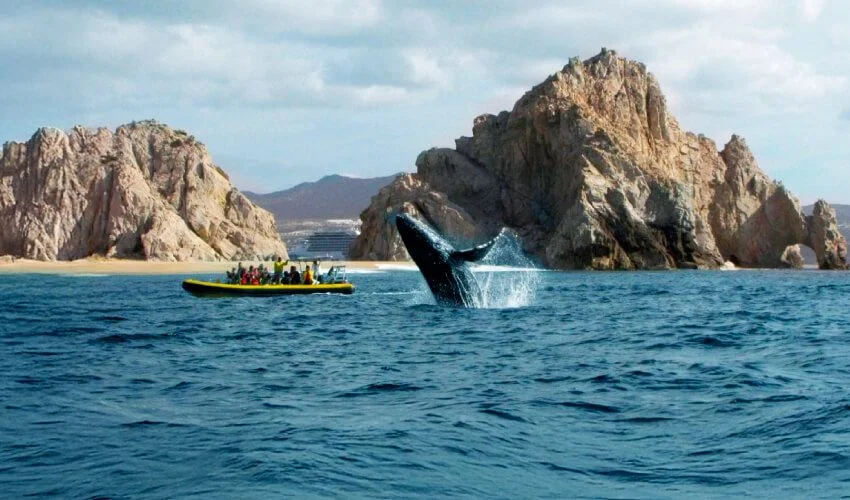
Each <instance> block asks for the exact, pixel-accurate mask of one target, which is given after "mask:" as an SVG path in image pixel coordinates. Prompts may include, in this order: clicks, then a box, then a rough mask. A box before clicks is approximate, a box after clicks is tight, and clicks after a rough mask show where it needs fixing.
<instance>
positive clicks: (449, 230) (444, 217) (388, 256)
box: [350, 174, 480, 260]
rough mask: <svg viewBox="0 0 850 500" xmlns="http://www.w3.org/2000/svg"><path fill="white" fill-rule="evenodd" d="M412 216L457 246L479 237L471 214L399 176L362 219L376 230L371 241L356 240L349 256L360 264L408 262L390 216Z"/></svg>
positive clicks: (410, 178)
mask: <svg viewBox="0 0 850 500" xmlns="http://www.w3.org/2000/svg"><path fill="white" fill-rule="evenodd" d="M397 213H405V214H410V215H413V216H415V217H418V218H420V219H423V220H426V221H428V222H429V223H430V224H432V225H433V226H436V227H439V228H441V229H443V230H444V231H445V233H446V234H447V235H449V237H450V238H453V239H455V243H458V244H462V243H465V242H468V241H473V240H475V239H476V238H478V237H479V236H480V234H479V232H478V228H477V227H476V226H475V224H473V223H472V222H471V217H470V216H469V214H468V213H467V212H466V211H465V210H464V209H463V208H461V207H459V206H457V205H456V204H454V203H452V202H451V201H449V200H448V199H447V198H446V196H445V195H443V194H441V193H438V192H436V191H434V190H432V189H431V188H430V187H429V186H428V185H427V184H425V183H424V182H422V181H421V180H420V179H418V178H417V177H416V176H414V175H411V174H404V175H400V176H399V177H397V178H396V180H395V181H393V183H392V184H390V185H389V186H386V187H384V188H383V189H381V190H380V191H379V192H378V194H377V195H375V196H374V197H373V198H372V203H371V204H370V205H369V208H367V209H366V210H365V211H364V212H363V213H362V214H361V216H360V218H361V219H362V221H363V227H368V228H372V229H376V230H373V231H372V232H370V234H369V236H368V237H362V235H361V237H359V238H357V240H355V242H354V244H353V246H352V248H351V250H350V253H351V254H353V255H356V256H358V257H357V258H359V259H361V260H407V259H409V256H408V255H407V250H406V249H405V247H404V243H402V241H401V239H400V238H399V236H398V232H397V231H396V227H395V224H394V220H393V219H392V217H391V216H394V215H395V214H397Z"/></svg>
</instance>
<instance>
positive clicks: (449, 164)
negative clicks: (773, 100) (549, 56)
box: [353, 49, 846, 269]
mask: <svg viewBox="0 0 850 500" xmlns="http://www.w3.org/2000/svg"><path fill="white" fill-rule="evenodd" d="M416 167H417V173H416V174H414V175H413V176H412V177H410V178H407V179H405V180H404V181H402V180H396V181H395V182H394V183H393V184H391V185H390V186H389V187H388V188H385V190H384V191H382V194H381V195H379V196H376V197H375V198H373V200H372V205H371V206H370V207H369V208H368V209H367V210H366V211H365V212H364V213H363V216H362V217H361V218H362V219H363V228H362V233H361V236H360V239H359V240H358V241H357V242H356V244H355V247H354V252H353V257H354V258H378V259H384V258H399V257H401V254H400V253H399V252H398V251H395V252H384V251H383V250H384V249H390V248H398V245H399V241H398V237H397V236H396V235H395V234H394V232H393V228H392V227H387V223H386V220H385V217H384V218H373V217H371V216H370V214H375V213H381V214H386V213H391V212H393V211H395V210H398V209H400V207H402V206H404V205H406V204H408V205H412V206H416V205H417V203H419V202H420V200H422V199H424V198H429V197H430V198H431V199H436V198H437V197H439V198H440V199H444V200H446V203H447V204H449V203H450V204H451V205H450V206H452V207H454V209H455V212H456V213H457V214H458V216H461V217H463V221H464V224H465V225H468V226H470V227H475V228H476V231H475V232H476V233H478V234H487V235H492V234H495V233H496V232H497V231H498V230H499V228H501V227H502V226H508V227H510V228H512V229H514V230H515V231H516V232H517V233H518V234H519V235H520V236H521V238H522V240H523V244H524V247H525V250H526V251H527V252H529V253H530V254H532V255H534V256H536V258H537V259H538V260H539V261H541V263H542V264H544V265H547V266H549V267H554V268H563V269H667V268H677V267H678V268H694V267H700V268H714V267H718V266H721V265H723V263H724V262H725V261H733V262H735V263H736V264H737V265H741V266H747V267H780V266H786V265H788V262H796V260H795V259H793V258H791V256H790V254H789V253H788V252H786V250H787V249H788V247H789V246H793V245H796V244H805V245H808V246H811V247H812V248H813V249H814V250H815V251H816V253H817V255H818V261H819V263H820V264H821V267H824V268H840V267H842V266H844V265H845V261H846V256H842V255H841V249H842V248H844V249H845V252H846V243H845V242H844V240H843V238H841V236H840V234H838V233H837V232H835V231H832V229H833V228H834V227H833V226H830V225H829V220H828V213H829V208H828V205H826V204H823V205H824V207H825V208H824V214H825V215H824V216H822V217H821V218H820V219H818V221H815V220H814V219H807V218H806V217H805V216H804V215H803V214H802V213H801V211H800V204H799V202H798V201H797V199H796V198H794V196H793V195H791V194H790V193H789V192H788V191H787V190H786V189H785V188H784V187H782V186H781V185H780V184H777V183H775V182H773V181H771V180H770V179H769V178H768V177H767V176H766V175H765V174H764V172H762V171H761V169H760V168H759V166H758V164H757V163H756V161H755V158H753V155H752V153H751V152H750V150H749V148H748V147H747V145H746V142H745V141H744V140H743V139H742V138H740V137H738V136H733V137H732V138H731V140H730V141H729V142H728V143H727V144H726V145H725V146H724V148H723V149H722V151H718V148H717V146H716V145H715V143H714V142H713V141H711V140H710V139H708V138H706V137H704V136H702V135H697V134H693V133H690V132H686V131H683V130H682V129H681V128H680V127H679V124H678V122H677V121H676V119H675V118H674V117H673V116H672V115H670V113H669V112H668V111H667V106H666V101H665V98H664V96H663V94H662V93H661V89H660V87H659V85H658V83H657V81H656V80H655V78H654V77H653V76H652V74H651V73H649V72H648V71H647V70H646V68H645V67H644V65H643V64H641V63H638V62H635V61H630V60H627V59H624V58H621V57H618V56H617V55H616V54H615V53H614V52H613V51H609V50H605V49H603V50H602V52H601V53H600V54H599V55H597V56H595V57H593V58H591V59H589V60H587V61H584V62H582V61H579V60H578V59H572V60H570V62H569V64H567V65H566V66H565V67H564V68H563V69H562V70H561V71H559V72H558V73H556V74H554V75H552V76H550V77H549V78H548V79H546V81H544V82H543V83H541V84H539V85H537V86H535V87H534V88H533V89H532V90H531V91H529V92H527V93H526V94H525V95H524V96H523V97H522V98H520V100H519V101H517V103H516V104H515V106H514V108H513V110H512V111H511V112H507V111H505V112H502V113H500V114H499V115H482V116H479V117H478V118H476V119H475V121H474V123H473V135H472V137H461V138H460V139H457V140H456V147H455V149H454V150H451V149H431V150H429V151H425V152H423V153H422V154H420V156H419V158H418V159H417V161H416ZM415 181H418V182H420V183H421V185H420V188H419V189H417V190H410V189H408V188H406V187H405V186H404V185H402V184H403V183H406V184H410V183H412V182H415ZM813 217H815V216H813ZM833 220H834V219H833ZM434 223H435V225H436V226H437V228H438V229H440V230H441V231H444V232H448V233H450V232H451V231H450V230H447V229H446V228H445V227H442V226H441V225H440V223H439V221H434ZM458 223H459V222H458V221H457V220H454V221H453V224H458ZM820 223H823V224H824V228H823V229H818V228H817V224H820ZM827 227H828V228H829V229H827ZM468 232H469V233H470V234H471V233H472V231H468ZM378 235H380V236H378ZM374 237H380V238H383V243H382V247H381V248H371V249H370V250H371V251H370V252H369V253H362V252H360V249H361V248H364V247H365V246H367V244H366V243H365V241H367V240H370V239H371V238H374ZM817 238H822V241H821V240H817V241H815V239H817ZM783 257H785V260H783ZM789 259H790V260H789Z"/></svg>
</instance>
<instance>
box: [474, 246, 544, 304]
mask: <svg viewBox="0 0 850 500" xmlns="http://www.w3.org/2000/svg"><path fill="white" fill-rule="evenodd" d="M473 273H474V276H475V279H476V281H478V286H479V287H480V288H481V298H480V301H476V302H480V303H476V307H480V308H493V309H499V308H513V307H525V306H528V305H530V304H532V303H533V302H534V298H535V296H536V294H537V287H538V285H539V283H540V269H538V268H537V267H536V266H535V264H534V262H533V261H532V260H531V259H529V258H528V256H526V255H525V253H524V252H523V251H522V244H521V240H520V238H519V236H517V235H516V233H514V232H513V231H510V230H505V231H504V232H503V234H502V237H501V238H499V239H498V240H497V242H496V244H495V245H494V246H493V248H491V249H490V251H489V252H488V253H487V255H486V256H485V257H484V258H483V259H482V260H481V261H480V262H479V263H478V265H476V266H474V267H473Z"/></svg>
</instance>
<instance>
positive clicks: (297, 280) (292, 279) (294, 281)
mask: <svg viewBox="0 0 850 500" xmlns="http://www.w3.org/2000/svg"><path fill="white" fill-rule="evenodd" d="M289 284H290V285H300V284H301V273H299V272H298V269H295V266H292V267H290V268H289Z"/></svg>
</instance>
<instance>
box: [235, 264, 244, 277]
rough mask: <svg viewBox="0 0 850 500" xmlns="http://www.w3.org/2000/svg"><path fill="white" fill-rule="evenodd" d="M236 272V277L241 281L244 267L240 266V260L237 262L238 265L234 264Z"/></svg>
mask: <svg viewBox="0 0 850 500" xmlns="http://www.w3.org/2000/svg"><path fill="white" fill-rule="evenodd" d="M236 273H237V278H239V280H240V281H241V280H242V276H244V275H245V268H244V267H242V263H241V262H240V263H239V265H238V266H236Z"/></svg>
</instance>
